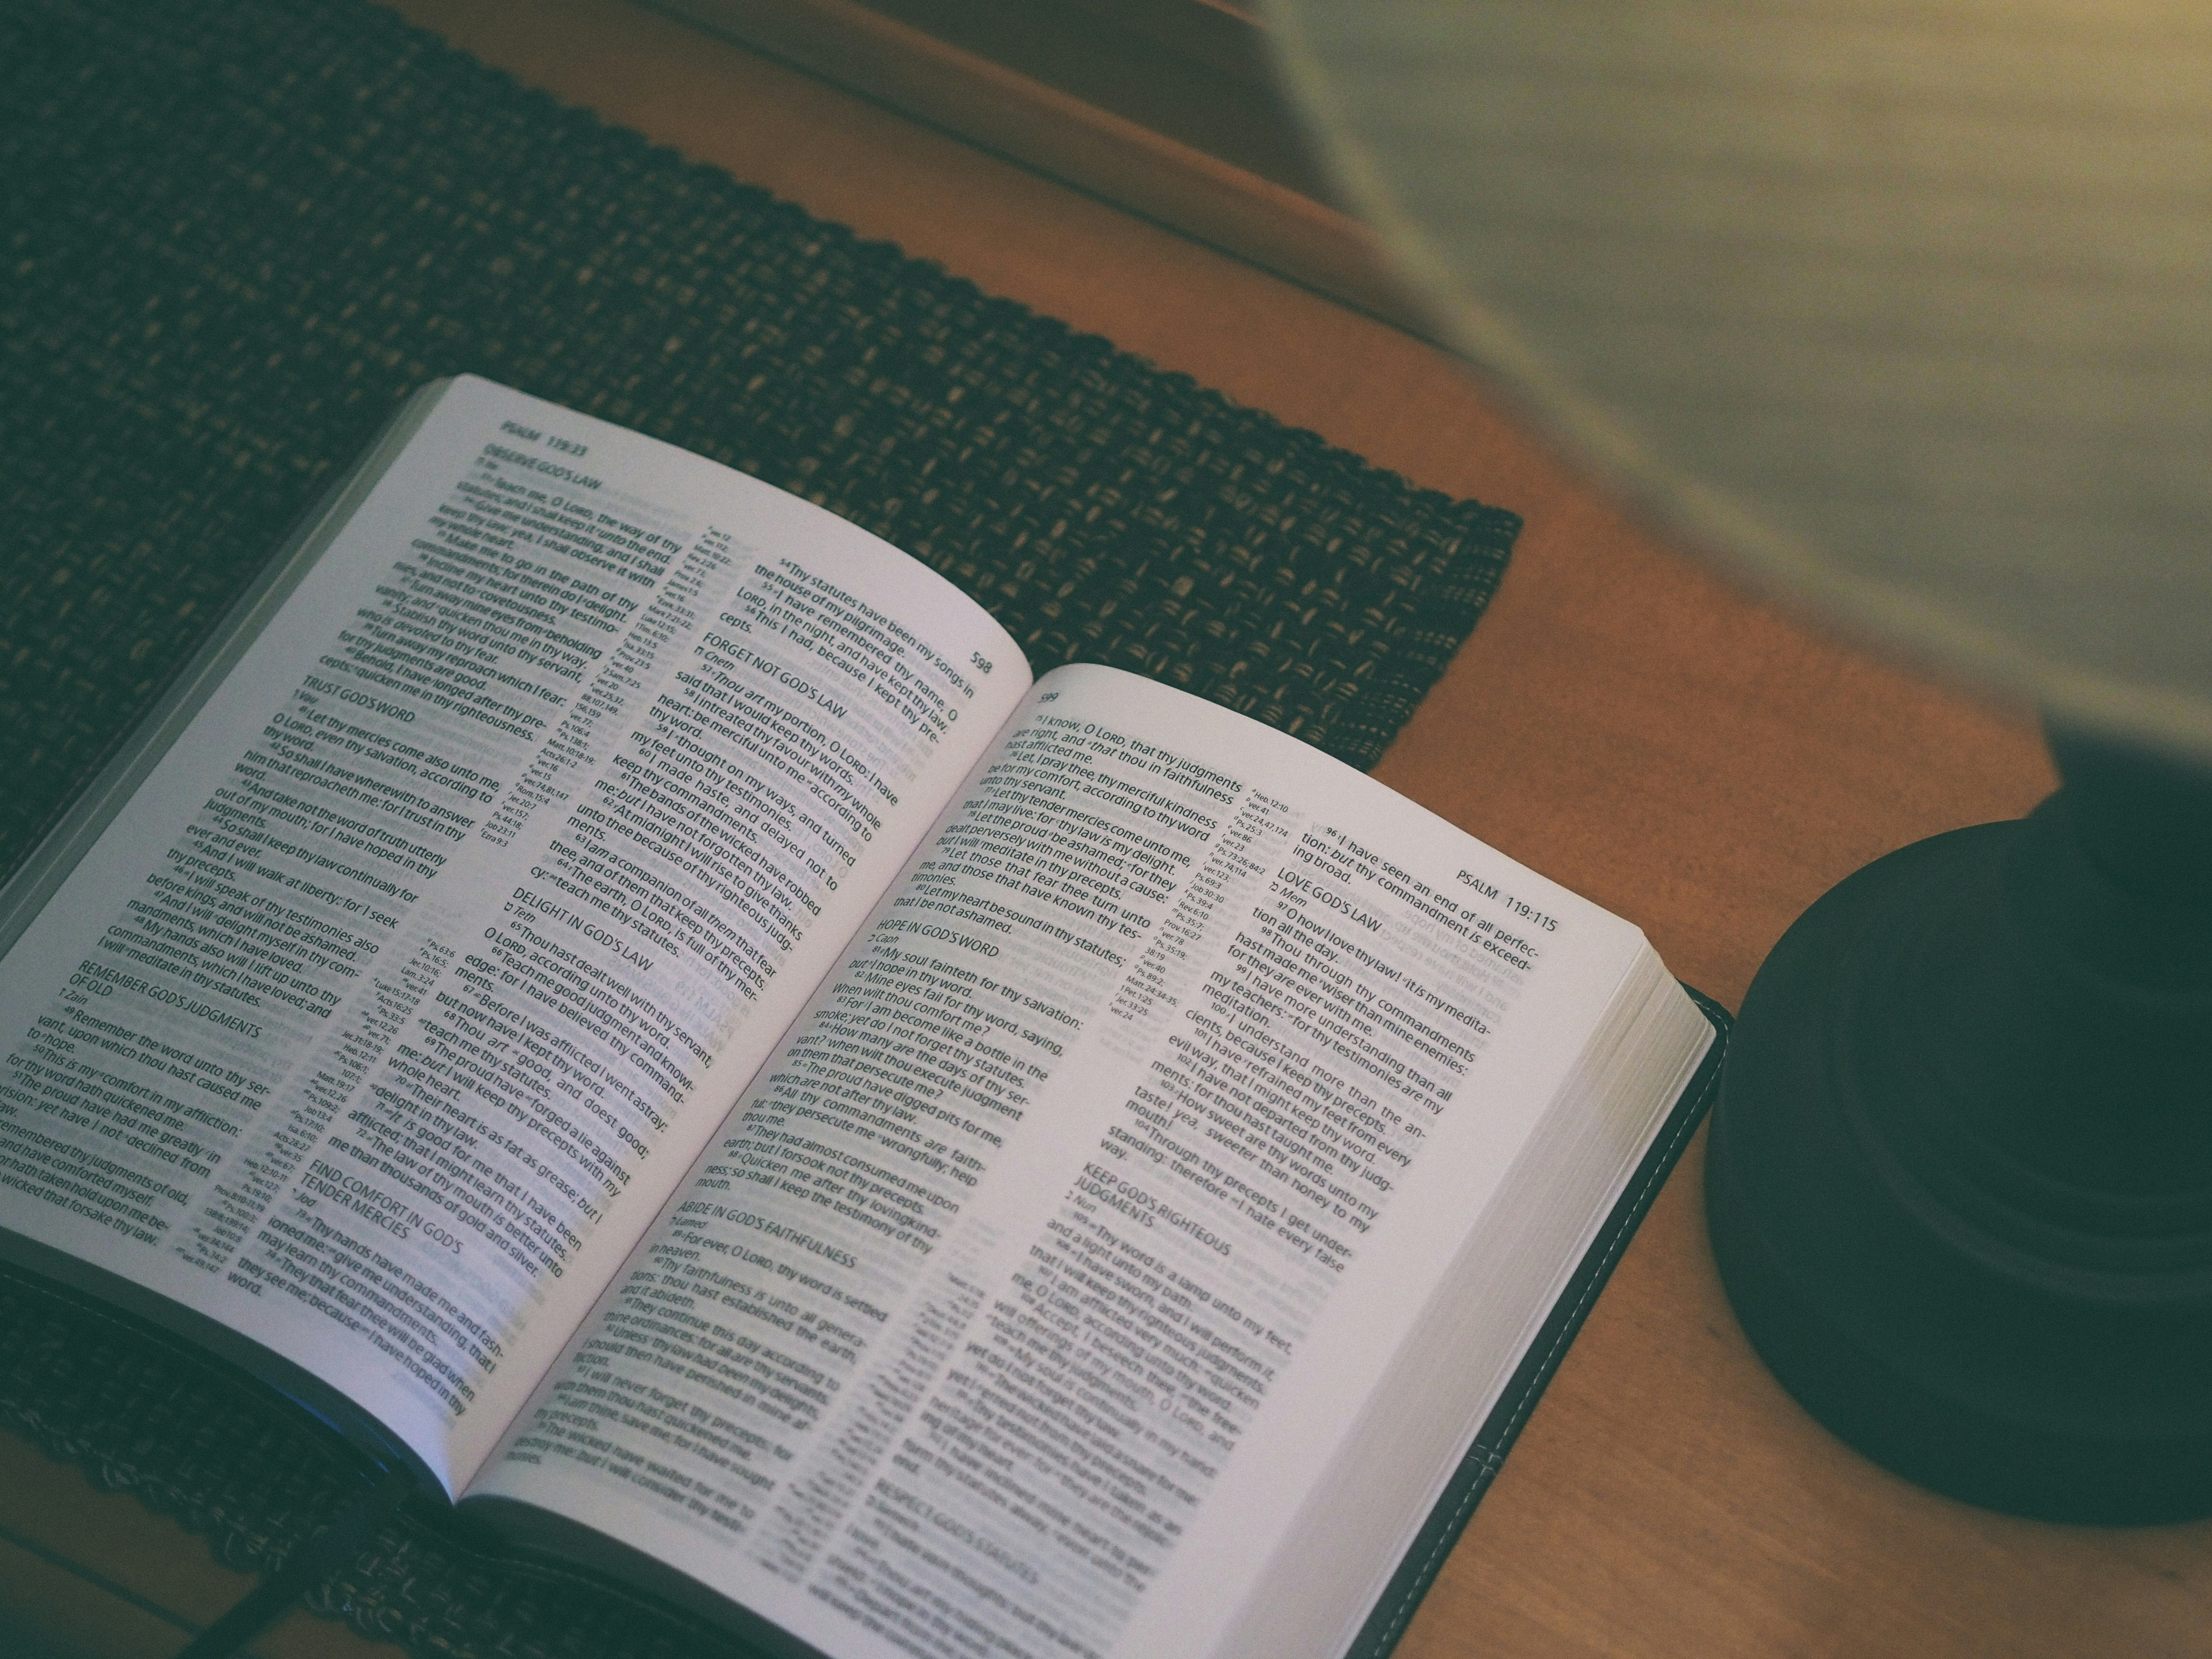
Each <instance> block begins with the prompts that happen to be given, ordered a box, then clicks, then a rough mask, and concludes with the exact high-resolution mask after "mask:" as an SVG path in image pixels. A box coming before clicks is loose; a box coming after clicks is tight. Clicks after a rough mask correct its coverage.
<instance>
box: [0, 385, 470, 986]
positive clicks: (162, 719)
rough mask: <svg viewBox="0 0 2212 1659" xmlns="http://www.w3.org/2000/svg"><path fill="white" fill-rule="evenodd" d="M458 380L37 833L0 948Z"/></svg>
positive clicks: (383, 450)
mask: <svg viewBox="0 0 2212 1659" xmlns="http://www.w3.org/2000/svg"><path fill="white" fill-rule="evenodd" d="M452 384H453V382H452V381H451V380H432V381H429V382H428V383H427V384H426V385H424V386H421V387H419V388H417V389H416V392H414V393H413V394H412V395H411V396H410V397H409V398H408V399H407V401H406V402H405V403H404V404H401V405H400V406H399V408H398V410H396V411H395V412H394V413H393V415H392V418H391V419H390V420H388V421H386V422H385V424H384V428H383V429H382V430H381V431H380V432H379V433H378V434H377V435H376V436H375V438H374V439H373V440H372V441H370V443H369V445H368V448H367V449H366V450H365V451H363V452H362V457H361V459H359V460H357V461H356V462H355V463H354V465H353V466H352V467H351V468H349V470H348V471H346V473H345V474H344V475H343V477H340V478H339V479H338V480H337V482H336V483H332V484H331V487H330V488H329V489H326V490H325V491H324V492H323V495H322V496H321V498H320V499H319V500H318V501H316V503H315V504H314V506H313V507H310V508H309V509H308V510H307V513H305V514H304V515H303V516H302V517H301V520H300V521H299V522H298V523H297V524H296V525H295V526H293V528H292V531H291V533H290V534H289V535H288V536H286V537H285V538H284V539H283V542H282V543H280V544H278V546H277V548H276V552H275V553H274V554H273V555H272V556H271V557H270V560H269V562H268V563H267V564H266V565H265V566H264V568H263V569H262V572H261V574H259V575H258V576H257V577H255V578H254V580H253V581H252V583H251V584H250V585H249V586H247V588H246V591H245V592H243V593H241V594H240V596H239V598H238V599H237V600H236V601H235V602H234V604H233V605H232V606H231V608H230V610H229V611H228V613H227V614H226V615H225V616H224V617H223V619H222V622H221V623H219V624H217V626H216V629H215V630H214V632H212V633H211V634H210V635H209V636H208V638H207V639H206V641H204V642H203V643H202V645H201V646H200V648H199V649H198V650H197V651H196V652H195V653H193V654H192V656H191V659H190V660H189V661H188V662H186V664H185V667H184V670H183V671H182V672H180V673H179V675H178V676H177V678H175V679H174V680H173V681H172V682H171V683H170V685H169V689H168V690H167V691H166V692H164V693H163V694H162V696H161V701H160V702H157V703H155V705H154V707H153V708H152V710H151V711H150V712H149V714H147V715H146V717H145V718H144V719H143V720H141V721H140V722H139V724H138V728H137V731H135V732H132V733H131V736H130V737H129V738H126V739H125V742H124V744H123V745H122V747H121V748H119V749H118V750H117V751H116V752H115V754H114V755H113V756H112V757H110V759H109V760H108V762H107V763H106V766H104V767H102V768H101V769H100V771H99V773H98V774H96V775H94V778H93V781H91V782H90V783H89V784H88V785H87V786H86V787H85V788H84V790H83V792H82V793H81V794H79V795H78V797H77V798H76V802H75V803H74V804H73V805H71V806H70V808H69V810H68V811H66V812H64V814H63V815H62V817H61V818H60V819H59V820H58V822H57V823H55V824H54V827H53V828H52V829H50V830H48V831H47V832H46V836H44V837H42V838H41V839H40V842H39V844H38V845H37V846H36V847H35V848H33V849H32V851H31V854H30V856H29V857H27V858H26V859H25V860H23V863H22V866H21V868H20V869H19V870H17V872H15V876H14V877H13V878H11V879H10V880H9V882H8V884H7V885H6V886H5V887H0V957H4V956H5V955H6V954H7V953H8V952H9V951H11V950H13V949H14V948H15V941H16V940H18V939H21V938H22V936H23V934H24V932H25V931H26V930H27V928H28V927H30V925H31V924H32V923H33V921H36V920H37V919H38V915H39V913H40V911H41V910H43V909H45V908H46V904H47V902H49V901H50V900H51V899H52V897H53V896H54V895H55V894H56V893H57V892H58V891H60V890H61V886H62V884H63V883H64V882H65V881H67V880H68V879H69V877H70V872H72V871H74V870H75V869H76V866H77V865H78V864H79V863H80V862H81V861H82V860H83V858H84V855H85V854H87V853H89V852H90V851H91V850H92V848H93V845H94V842H98V841H99V839H100V836H101V835H102V834H104V833H105V832H106V829H107V827H108V825H109V824H111V823H113V822H114V821H115V818H116V816H117V814H118V813H119V812H121V811H122V810H123V809H124V807H125V805H127V804H128V803H129V801H130V799H131V796H132V795H134V794H136V793H137V790H138V787H139V786H140V785H141V784H143V783H144V782H145V781H146V779H147V777H148V776H149V775H150V774H151V773H152V771H153V770H154V769H155V767H156V766H157V765H159V764H160V763H161V757H163V756H164V755H166V754H167V753H168V752H169V748H170V745H172V744H174V743H175V742H176V740H177V739H178V738H179V737H181V736H182V735H183V734H184V732H185V728H186V727H188V726H191V723H192V720H193V719H194V718H195V717H196V716H197V714H199V712H200V710H201V708H204V706H205V705H206V703H207V700H208V699H209V698H210V696H213V695H214V694H215V690H216V687H217V686H219V685H221V684H222V682H223V680H224V679H225V678H227V677H228V675H229V673H230V671H231V670H232V669H234V668H235V667H236V666H237V665H238V663H239V659H240V658H241V657H243V656H244V655H245V654H246V650H247V648H248V647H250V646H252V643H253V641H255V640H256V639H258V638H259V637H260V635H261V630H262V629H264V628H266V627H267V626H268V625H269V622H270V618H271V617H274V616H275V615H276V612H277V611H279V610H280V609H281V608H282V607H283V604H284V601H285V600H286V599H289V598H290V597H291V596H292V591H293V590H294V589H295V588H296V587H297V586H299V585H300V583H301V580H302V579H304V578H305V577H306V575H307V572H308V571H309V570H311V569H313V568H314V565H315V562H316V560H318V559H319V558H320V557H321V556H323V554H324V552H325V550H327V549H328V548H329V546H330V544H331V542H332V541H334V540H336V539H337V534H338V532H340V531H341V530H343V529H344V528H345V526H346V523H347V521H348V520H350V519H351V518H352V517H353V515H354V513H356V511H357V510H358V509H359V508H360V507H361V504H362V501H363V500H365V499H366V498H367V496H368V492H369V491H370V490H371V489H374V487H375V485H376V483H377V481H378V480H379V479H380V478H381V477H383V476H384V474H385V472H386V470H387V469H388V468H389V467H390V466H391V465H392V461H393V460H394V459H396V458H397V457H398V453H399V452H400V451H401V450H402V449H404V448H405V447H406V446H407V441H408V440H409V439H410V438H412V437H413V436H414V435H415V434H416V430H417V429H418V428H420V427H421V426H422V422H424V421H425V420H426V419H428V416H429V413H430V410H432V409H433V408H435V406H436V404H437V402H438V399H439V398H440V397H441V396H442V395H443V393H444V392H445V390H446V388H447V386H451V385H452Z"/></svg>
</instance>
